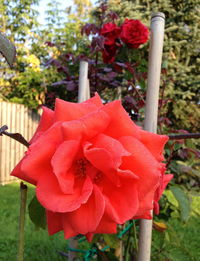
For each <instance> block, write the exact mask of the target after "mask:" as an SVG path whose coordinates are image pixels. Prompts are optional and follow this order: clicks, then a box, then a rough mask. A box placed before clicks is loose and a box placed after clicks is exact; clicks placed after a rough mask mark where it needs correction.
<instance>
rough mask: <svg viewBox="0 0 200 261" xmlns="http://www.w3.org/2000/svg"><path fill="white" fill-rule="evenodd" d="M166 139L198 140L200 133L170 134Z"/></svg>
mask: <svg viewBox="0 0 200 261" xmlns="http://www.w3.org/2000/svg"><path fill="white" fill-rule="evenodd" d="M168 137H169V139H170V140H182V139H199V138H200V133H186V134H170V135H168Z"/></svg>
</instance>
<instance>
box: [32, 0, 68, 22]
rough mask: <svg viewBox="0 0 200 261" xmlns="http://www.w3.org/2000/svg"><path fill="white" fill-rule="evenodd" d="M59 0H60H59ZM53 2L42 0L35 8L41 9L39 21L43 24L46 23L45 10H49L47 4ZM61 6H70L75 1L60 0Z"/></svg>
mask: <svg viewBox="0 0 200 261" xmlns="http://www.w3.org/2000/svg"><path fill="white" fill-rule="evenodd" d="M58 1H59V0H58ZM49 2H51V0H40V4H39V6H36V7H35V9H36V10H37V11H39V13H40V15H39V17H38V21H39V23H41V24H44V22H45V11H46V10H47V4H48V3H49ZM59 2H60V4H61V6H60V8H61V9H62V8H66V7H67V6H70V5H71V4H72V3H73V1H72V0H60V1H59Z"/></svg>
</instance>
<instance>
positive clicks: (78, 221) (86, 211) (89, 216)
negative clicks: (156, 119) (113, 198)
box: [63, 185, 105, 235]
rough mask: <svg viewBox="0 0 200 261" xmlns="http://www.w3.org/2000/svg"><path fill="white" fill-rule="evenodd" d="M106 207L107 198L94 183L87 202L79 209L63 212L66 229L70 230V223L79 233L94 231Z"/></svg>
mask: <svg viewBox="0 0 200 261" xmlns="http://www.w3.org/2000/svg"><path fill="white" fill-rule="evenodd" d="M104 208H105V200H104V197H103V195H102V193H101V191H100V190H99V189H98V187H97V186H95V185H94V189H93V193H92V194H91V196H90V198H89V199H88V201H87V203H86V204H82V205H81V206H80V208H79V209H77V210H75V211H73V212H70V213H66V214H63V226H64V231H67V230H68V224H70V227H72V229H73V231H76V233H77V234H83V235H84V234H87V233H88V232H93V231H94V230H95V229H96V228H97V226H98V225H99V222H100V220H101V218H102V216H103V213H104Z"/></svg>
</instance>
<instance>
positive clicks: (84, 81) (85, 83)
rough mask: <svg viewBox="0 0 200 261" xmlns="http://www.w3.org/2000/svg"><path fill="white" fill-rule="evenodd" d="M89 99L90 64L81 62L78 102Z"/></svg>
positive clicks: (70, 257) (71, 242) (72, 242)
mask: <svg viewBox="0 0 200 261" xmlns="http://www.w3.org/2000/svg"><path fill="white" fill-rule="evenodd" d="M89 98H90V86H89V80H88V62H85V61H81V62H80V67H79V86H78V102H83V101H85V100H87V99H89ZM69 248H72V249H76V248H77V241H76V240H75V239H73V238H71V239H69ZM74 258H76V253H75V252H72V251H70V250H69V255H68V260H69V261H72V260H73V259H74Z"/></svg>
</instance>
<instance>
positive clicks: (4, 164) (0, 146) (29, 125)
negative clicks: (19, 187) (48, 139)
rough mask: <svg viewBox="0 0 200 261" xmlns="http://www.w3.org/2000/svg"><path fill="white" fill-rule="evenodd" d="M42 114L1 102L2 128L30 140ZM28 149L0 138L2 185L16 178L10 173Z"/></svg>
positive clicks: (21, 106)
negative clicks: (5, 127) (6, 128)
mask: <svg viewBox="0 0 200 261" xmlns="http://www.w3.org/2000/svg"><path fill="white" fill-rule="evenodd" d="M39 118H40V114H39V113H37V112H34V111H32V110H30V109H28V108H27V107H25V106H24V105H22V104H15V103H9V102H2V101H0V126H3V125H7V126H8V132H14V133H15V132H18V133H21V134H22V135H23V136H24V137H25V139H26V140H30V139H31V137H32V135H33V133H34V132H35V130H36V127H37V124H38V121H39ZM26 149H27V148H26V147H25V146H23V145H22V144H20V143H19V142H17V141H15V140H13V139H11V138H9V137H7V136H5V135H3V136H0V184H2V185H4V184H7V183H10V182H12V181H14V180H16V178H14V177H11V176H10V172H11V171H12V169H13V168H14V167H15V165H16V164H17V163H18V162H19V160H20V159H21V158H22V157H23V155H24V152H25V151H26Z"/></svg>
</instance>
